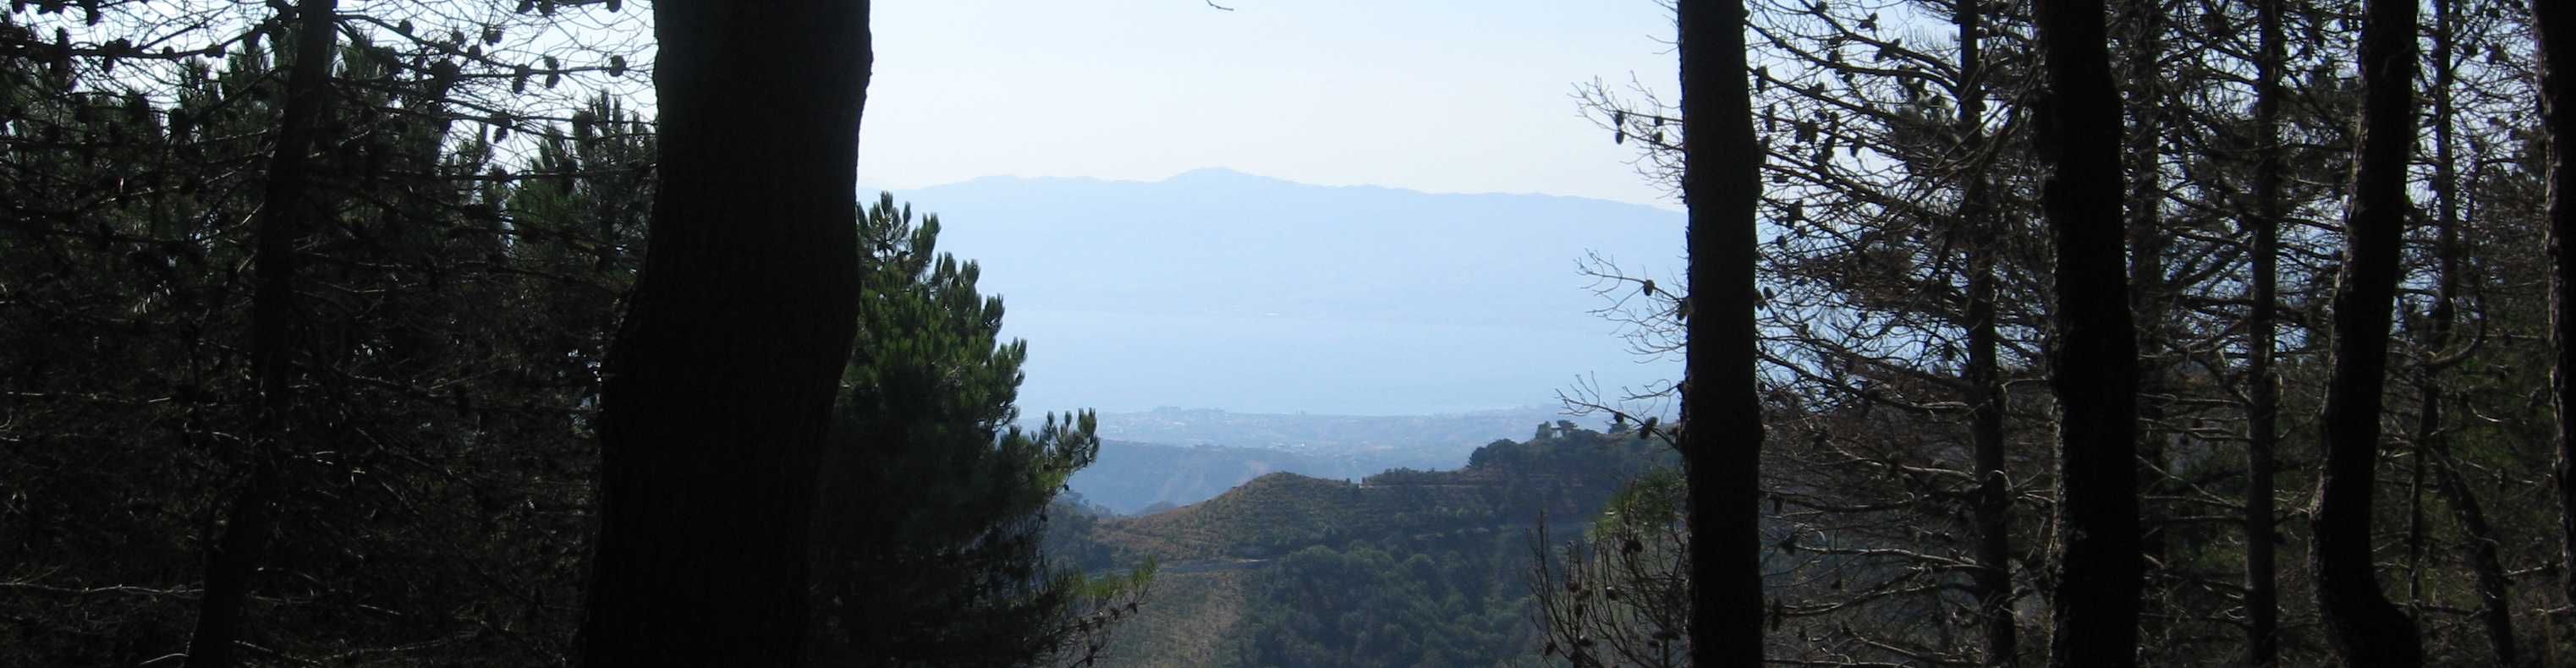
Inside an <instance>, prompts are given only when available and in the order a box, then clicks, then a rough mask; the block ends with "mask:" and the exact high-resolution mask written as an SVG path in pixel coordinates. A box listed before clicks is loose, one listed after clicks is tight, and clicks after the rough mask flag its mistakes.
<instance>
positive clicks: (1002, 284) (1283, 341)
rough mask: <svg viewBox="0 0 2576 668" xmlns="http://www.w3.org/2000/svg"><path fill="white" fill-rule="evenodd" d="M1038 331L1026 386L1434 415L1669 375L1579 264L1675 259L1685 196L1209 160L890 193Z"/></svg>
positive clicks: (1110, 400) (1041, 397)
mask: <svg viewBox="0 0 2576 668" xmlns="http://www.w3.org/2000/svg"><path fill="white" fill-rule="evenodd" d="M895 194H896V197H897V199H899V200H903V201H907V202H910V203H911V204H912V205H913V207H914V209H915V211H917V212H923V213H936V214H938V215H940V217H941V219H942V223H943V229H942V232H941V246H942V250H945V251H950V252H954V253H956V254H958V255H959V256H960V257H963V258H968V259H973V260H977V261H979V262H980V263H981V265H982V268H983V274H982V278H981V281H980V285H981V286H982V287H984V288H985V291H986V292H987V293H988V294H1000V295H1001V296H1003V298H1004V299H1005V302H1006V303H1007V304H1008V306H1009V307H1010V310H1009V313H1008V317H1007V318H1005V323H1006V326H1007V329H1006V330H1005V334H1006V335H1009V336H1016V337H1023V338H1026V339H1028V340H1029V342H1030V355H1029V361H1028V364H1027V370H1028V374H1029V376H1028V381H1027V383H1026V384H1025V385H1023V387H1022V390H1021V400H1022V401H1021V404H1022V405H1023V406H1026V407H1028V408H1029V409H1031V410H1033V411H1035V410H1063V409H1070V408H1078V407H1092V408H1099V409H1102V410H1106V411H1112V412H1121V411H1143V410H1148V409H1151V408H1152V407H1155V406H1166V405H1200V406H1223V407H1226V408H1228V409H1232V410H1241V411H1255V412H1270V413H1294V412H1297V411H1313V412H1319V413H1347V414H1379V415H1384V414H1410V413H1442V412H1460V411H1468V410H1478V409H1489V408H1495V407H1502V406H1526V405H1533V404H1549V403H1553V401H1554V399H1555V393H1556V391H1557V390H1560V389H1564V388H1567V387H1570V386H1572V385H1573V384H1574V383H1575V379H1576V378H1577V377H1578V376H1596V377H1597V378H1598V379H1599V381H1600V384H1601V385H1602V386H1604V387H1607V388H1611V389H1614V390H1615V389H1616V388H1618V387H1621V386H1641V385H1644V384H1646V383H1650V382H1653V381H1656V380H1659V379H1666V378H1670V377H1673V376H1675V375H1677V372H1678V364H1677V363H1675V361H1670V360H1668V361H1664V362H1660V363H1647V364H1641V363H1640V362H1639V361H1638V360H1636V359H1635V358H1634V357H1633V356H1632V355H1630V354H1629V352H1628V351H1627V349H1626V348H1625V346H1624V343H1623V342H1622V341H1620V340H1619V339H1618V338H1616V336H1615V334H1616V331H1617V329H1616V327H1615V326H1613V325H1612V324H1610V323H1608V322H1606V321H1603V320H1601V319H1599V318H1597V317H1594V316H1593V315H1591V314H1590V313H1588V312H1589V311H1590V310H1592V309H1595V308H1599V307H1601V306H1603V305H1605V304H1607V303H1608V302H1606V301H1604V300H1603V299H1602V298H1601V297H1600V296H1598V295H1595V294H1593V293H1592V292H1590V291H1589V290H1587V288H1586V286H1587V285H1590V283H1591V281H1590V280H1589V279H1587V278H1585V277H1584V276H1582V275H1581V274H1580V273H1579V272H1578V271H1577V262H1578V260H1580V259H1581V258H1583V257H1584V256H1585V254H1586V253H1587V252H1590V251H1597V252H1600V253H1602V254H1603V255H1605V256H1608V257H1611V258H1615V259H1616V260H1617V261H1619V262H1620V263H1621V264H1624V265H1628V266H1631V267H1632V268H1643V269H1645V270H1647V271H1650V272H1652V273H1654V274H1655V275H1658V276H1669V275H1671V274H1672V273H1674V272H1675V271H1677V270H1678V269H1679V268H1680V266H1681V263H1680V255H1681V250H1680V241H1681V238H1682V219H1681V214H1679V213H1677V212H1674V211H1669V210H1664V209H1658V208H1655V207H1649V206H1641V205H1635V204H1627V203H1621V202H1610V201H1603V200H1590V199H1582V198H1575V197H1561V196H1551V195H1510V194H1473V195H1464V194H1434V193H1423V192H1416V191H1411V190H1402V189H1397V188H1385V187H1376V186H1316V185H1307V184H1300V183H1294V182H1289V181H1284V180H1279V179H1272V178H1267V177H1260V176H1254V175H1249V174H1243V173H1240V172H1234V171H1230V170H1222V169H1207V170H1196V171H1191V172H1186V173H1183V174H1181V175H1178V176H1175V177H1172V178H1169V179H1165V180H1162V181H1157V182H1150V183H1149V182H1135V181H1104V180H1096V179H1079V178H1021V177H988V178H981V179H975V180H970V181H966V182H962V183H955V184H949V185H942V186H933V187H927V188H919V189H912V190H905V191H899V192H896V193H895Z"/></svg>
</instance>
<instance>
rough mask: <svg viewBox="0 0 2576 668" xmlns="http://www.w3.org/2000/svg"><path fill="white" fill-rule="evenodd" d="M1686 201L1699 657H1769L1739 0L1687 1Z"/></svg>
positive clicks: (1753, 179) (1757, 150)
mask: <svg viewBox="0 0 2576 668" xmlns="http://www.w3.org/2000/svg"><path fill="white" fill-rule="evenodd" d="M1675 9H1676V14H1677V15H1678V19H1679V22H1680V23H1679V28H1680V30H1679V32H1680V51H1681V80H1682V118H1683V121H1682V122H1683V128H1682V132H1683V141H1684V154H1683V158H1682V160H1683V162H1682V165H1683V167H1682V173H1683V177H1682V197H1683V200H1684V202H1685V203H1686V204H1688V205H1689V207H1690V232H1689V246H1690V285H1691V291H1690V300H1691V311H1690V320H1689V323H1688V324H1687V325H1686V326H1687V327H1688V332H1687V334H1688V336H1689V344H1688V346H1689V347H1688V351H1687V353H1686V354H1687V355H1688V357H1689V361H1688V362H1687V367H1688V368H1687V371H1686V373H1687V375H1688V382H1687V384H1686V385H1685V387H1684V389H1683V404H1682V416H1683V418H1684V420H1685V423H1684V425H1683V431H1682V438H1683V448H1682V451H1683V453H1684V455H1685V460H1684V465H1685V466H1686V467H1688V472H1687V474H1686V475H1687V476H1688V478H1689V480H1688V482H1689V485H1690V520H1689V522H1690V526H1689V530H1690V536H1691V550H1690V554H1691V558H1690V559H1691V564H1690V565H1691V622H1690V636H1691V637H1690V640H1691V662H1692V665H1696V666H1702V667H1703V668H1712V667H1717V666H1743V667H1747V668H1751V667H1753V666H1760V665H1762V635H1763V628H1762V622H1763V620H1762V604H1763V601H1762V560H1761V558H1762V554H1761V533H1760V524H1759V522H1760V519H1761V515H1760V509H1759V506H1758V504H1759V502H1760V501H1761V476H1760V473H1759V470H1760V467H1761V464H1762V457H1761V454H1762V437H1763V435H1762V404H1761V399H1760V396H1759V395H1758V394H1757V390H1756V388H1755V385H1754V383H1755V378H1754V368H1753V363H1754V358H1755V354H1756V349H1755V345H1756V344H1755V341H1756V339H1755V338H1754V325H1753V316H1754V305H1755V303H1756V302H1755V300H1754V286H1753V263H1754V248H1755V237H1754V207H1755V205H1756V204H1758V203H1759V202H1760V201H1761V193H1762V190H1761V181H1760V171H1761V165H1762V162H1761V161H1762V148H1761V146H1760V145H1759V144H1758V143H1756V141H1755V140H1754V135H1753V101H1752V91H1751V90H1750V88H1749V84H1748V83H1747V75H1746V72H1747V68H1746V66H1745V60H1744V51H1745V46H1744V19H1745V8H1744V5H1743V3H1742V2H1739V1H1737V0H1723V1H1721V0H1680V2H1679V3H1678V5H1677V6H1676V7H1675Z"/></svg>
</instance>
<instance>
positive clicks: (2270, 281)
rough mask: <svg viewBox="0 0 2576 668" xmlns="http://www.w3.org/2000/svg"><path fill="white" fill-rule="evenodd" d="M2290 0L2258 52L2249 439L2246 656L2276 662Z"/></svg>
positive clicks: (2266, 18) (2267, 12)
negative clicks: (2278, 374)
mask: <svg viewBox="0 0 2576 668" xmlns="http://www.w3.org/2000/svg"><path fill="white" fill-rule="evenodd" d="M2281 3H2282V0H2255V23H2256V24H2257V28H2258V30H2259V31H2260V32H2261V37H2260V39H2261V40H2262V44H2261V53H2260V54H2259V55H2257V56H2255V58H2256V59H2257V62H2256V63H2255V70H2256V73H2255V79H2256V83H2255V87H2256V90H2255V102H2254V125H2255V133H2256V134H2255V137H2254V141H2255V146H2254V151H2255V164H2254V219H2253V220H2250V221H2247V222H2246V227H2248V228H2251V229H2252V230H2253V232H2254V258H2253V265H2254V266H2253V272H2254V277H2253V283H2254V286H2253V293H2254V294H2253V295H2252V300H2253V302H2254V305H2253V308H2252V309H2251V312H2249V313H2248V314H2247V317H2246V325H2245V328H2246V339H2247V340H2248V343H2249V344H2250V345H2248V346H2247V348H2248V349H2249V353H2248V354H2247V356H2246V357H2247V360H2246V370H2245V376H2246V380H2245V382H2246V385H2248V386H2249V387H2247V390H2248V391H2247V392H2246V393H2245V394H2246V398H2247V403H2248V404H2249V405H2248V406H2246V411H2245V412H2246V419H2245V429H2246V432H2247V433H2246V447H2245V481H2246V482H2245V620H2246V624H2245V664H2246V665H2248V666H2269V665H2272V664H2273V663H2274V662H2275V661H2277V660H2279V656H2280V627H2281V612H2280V610H2281V606H2280V597H2281V595H2280V591H2281V587H2280V574H2279V568H2278V566H2277V563H2276V558H2275V553H2274V549H2273V547H2274V545H2275V543H2274V541H2275V539H2276V538H2275V537H2276V536H2277V535H2278V533H2277V531H2278V526H2277V525H2276V520H2275V519H2274V517H2273V513H2274V511H2273V504H2274V501H2273V499H2272V484H2273V478H2274V477H2275V476H2276V473H2277V471H2278V469H2279V466H2278V465H2276V464H2275V463H2274V462H2273V452H2274V450H2275V448H2276V447H2277V446H2278V445H2279V443H2280V430H2279V427H2278V424H2277V423H2278V419H2279V416H2280V412H2281V384H2280V381H2279V379H2277V378H2274V377H2273V375H2272V354H2273V347H2274V345H2275V337H2276V330H2277V329H2278V324H2277V323H2276V322H2275V317H2276V315H2275V314H2274V312H2273V311H2274V308H2273V304H2274V303H2275V302H2277V301H2279V299H2280V296H2279V294H2278V293H2279V282H2280V281H2279V279H2280V271H2279V268H2278V267H2277V263H2278V262H2279V258H2280V255H2281V170H2282V168H2283V165H2282V163H2281V98H2282V97H2283V96H2284V95H2285V93H2284V92H2283V91H2282V90H2281V69H2282V68H2283V67H2285V66H2287V64H2288V61H2289V49H2288V46H2287V45H2286V44H2284V38H2283V35H2282V34H2281Z"/></svg>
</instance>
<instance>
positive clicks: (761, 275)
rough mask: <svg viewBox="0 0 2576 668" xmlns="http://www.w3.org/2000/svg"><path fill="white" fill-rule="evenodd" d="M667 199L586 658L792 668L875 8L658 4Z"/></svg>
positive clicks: (625, 342)
mask: <svg viewBox="0 0 2576 668" xmlns="http://www.w3.org/2000/svg"><path fill="white" fill-rule="evenodd" d="M653 13H654V20H655V25H656V28H655V32H656V34H657V36H658V37H659V39H660V45H661V57H660V59H659V67H658V69H657V70H656V71H655V73H654V89H655V92H656V96H657V97H658V99H659V100H660V109H661V115H660V119H659V125H660V142H661V162H660V167H659V169H660V177H661V181H660V191H659V193H658V195H657V196H656V197H655V199H654V202H653V221H652V226H651V228H650V235H651V236H650V239H651V243H650V244H649V245H648V247H647V250H646V253H645V259H644V269H643V274H642V276H641V277H640V279H639V283H638V284H637V285H636V288H635V293H634V295H633V297H632V298H631V300H630V302H629V307H628V311H627V316H626V320H625V323H624V325H623V326H622V327H621V328H620V331H619V332H618V337H617V342H616V345H615V347H614V348H613V350H612V351H611V352H610V354H609V361H608V365H607V373H608V375H607V380H606V384H605V387H604V388H603V390H602V394H603V397H602V398H603V405H602V412H601V414H600V419H599V424H600V441H601V444H600V445H601V450H602V452H601V462H600V465H601V476H600V477H601V480H600V533H599V539H598V553H597V556H596V558H595V560H594V561H593V563H592V566H591V568H592V572H591V583H590V592H589V601H588V604H587V605H588V607H587V610H586V616H585V619H584V620H583V625H582V638H581V640H580V645H581V653H582V660H583V662H584V663H586V664H587V665H592V666H629V665H675V666H679V665H689V666H719V665H722V666H782V665H795V664H797V663H799V662H800V661H801V657H802V654H803V650H804V647H803V637H804V631H805V629H806V626H807V624H806V614H805V613H806V591H805V590H806V585H807V583H806V576H807V571H808V566H807V556H808V555H807V554H806V547H807V542H808V541H807V537H808V532H809V529H810V526H809V522H808V520H809V519H810V517H811V511H812V505H813V487H814V482H815V478H814V471H815V463H816V460H817V457H818V454H819V452H820V447H821V445H822V441H823V438H824V435H825V431H826V428H827V425H828V424H829V419H830V412H831V408H832V401H833V397H834V394H835V390H836V388H837V387H838V386H839V378H840V374H841V370H842V367H843V365H844V364H845V363H846V362H847V361H848V359H849V353H850V341H851V336H852V334H853V333H854V331H855V329H856V327H857V321H856V317H857V307H858V298H857V295H858V287H859V260H858V255H857V251H858V240H857V234H856V229H855V225H856V219H855V218H854V216H855V213H856V211H857V208H856V206H855V205H856V201H855V200H854V186H853V182H854V180H855V178H856V177H855V174H856V170H857V165H858V133H859V116H860V112H861V110H862V109H863V108H864V106H865V104H866V91H867V84H868V73H869V65H870V60H871V57H870V47H869V33H868V3H867V2H865V1H863V0H861V1H836V0H772V1H766V2H729V1H725V0H662V1H661V2H657V3H655V5H654V8H653Z"/></svg>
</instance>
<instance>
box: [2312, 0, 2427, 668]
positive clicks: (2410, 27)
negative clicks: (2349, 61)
mask: <svg viewBox="0 0 2576 668" xmlns="http://www.w3.org/2000/svg"><path fill="white" fill-rule="evenodd" d="M2367 14H2368V16H2367V22H2366V23H2365V24H2364V25H2363V27H2362V44H2361V74H2362V86H2363V99H2362V111H2361V128H2362V133H2361V146H2360V149H2359V153H2360V155H2359V156H2357V157H2358V159H2357V160H2356V161H2355V167H2354V169H2353V180H2352V192H2353V196H2352V204H2351V206H2350V208H2349V209H2348V211H2347V212H2346V213H2345V216H2344V262H2343V271H2342V274H2341V275H2340V276H2339V277H2338V278H2337V280H2336V282H2335V291H2334V301H2333V326H2334V347H2333V350H2334V369H2333V372H2332V374H2333V375H2332V377H2331V378H2330V379H2329V380H2328V381H2327V384H2326V397H2325V411H2324V414H2323V415H2322V416H2321V417H2320V426H2321V427H2322V431H2323V437H2324V439H2323V442H2322V443H2321V444H2320V447H2319V449H2320V450H2321V451H2322V452H2323V453H2324V455H2325V469H2324V471H2323V472H2322V474H2321V475H2320V476H2319V477H2318V481H2317V489H2318V494H2317V497H2318V498H2317V506H2316V511H2315V513H2314V517H2315V520H2314V526H2315V531H2314V535H2315V540H2314V543H2313V545H2312V546H2311V549H2310V552H2309V565H2310V568H2311V569H2312V570H2314V571H2315V574H2316V575H2315V577H2316V589H2317V606H2318V609H2319V612H2320V613H2321V616H2322V617H2323V618H2324V621H2325V626H2326V637H2327V641H2328V644H2329V645H2330V646H2332V647H2333V648H2334V651H2335V654H2336V655H2338V656H2340V657H2341V658H2342V660H2343V661H2344V662H2345V663H2347V664H2350V665H2373V666H2415V665H2422V663H2423V647H2422V645H2421V644H2419V643H2418V641H2417V639H2416V637H2415V623H2414V621H2413V620H2412V619H2409V618H2408V617H2407V616H2406V614H2405V613H2404V612H2402V611H2400V610H2398V609H2397V606H2395V605H2393V604H2391V603H2389V601H2388V597H2387V596H2386V595H2385V594H2384V593H2383V592H2382V591H2381V590H2380V587H2379V580H2378V577H2377V573H2375V572H2374V569H2373V566H2372V561H2371V497H2372V493H2373V491H2374V490H2373V487H2374V486H2376V484H2377V478H2378V470H2377V467H2378V463H2379V439H2380V433H2379V419H2380V413H2381V409H2382V405H2381V404H2382V403H2383V401H2382V397H2381V392H2382V391H2383V390H2384V389H2385V385H2386V380H2387V367H2388V336H2389V313H2390V311H2391V309H2392V308H2393V301H2394V299H2395V295H2396V290H2397V279H2398V273H2399V267H2398V254H2399V251H2400V245H2401V244H2402V243H2403V241H2404V239H2403V236H2404V232H2405V229H2404V228H2405V223H2406V211H2407V194H2406V168H2407V163H2408V160H2409V158H2410V157H2411V156H2412V155H2413V151H2414V148H2415V91H2414V85H2415V70H2416V66H2415V59H2416V54H2415V38H2416V8H2415V0H2369V4H2368V9H2367Z"/></svg>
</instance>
